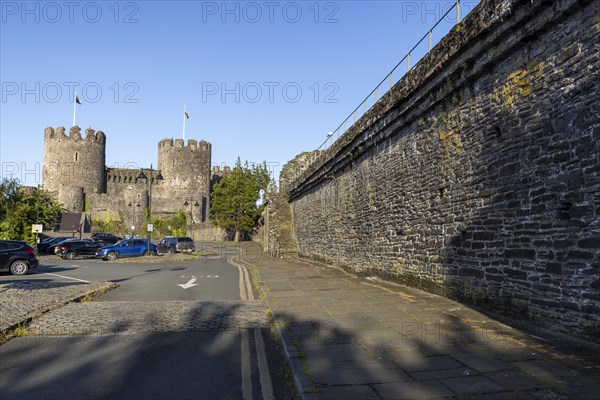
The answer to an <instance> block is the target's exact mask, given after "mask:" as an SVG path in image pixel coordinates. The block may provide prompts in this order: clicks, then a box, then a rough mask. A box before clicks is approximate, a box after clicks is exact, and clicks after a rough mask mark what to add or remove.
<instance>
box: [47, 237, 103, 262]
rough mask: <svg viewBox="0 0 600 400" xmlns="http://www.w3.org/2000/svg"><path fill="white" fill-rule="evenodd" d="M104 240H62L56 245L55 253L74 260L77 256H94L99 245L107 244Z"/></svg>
mask: <svg viewBox="0 0 600 400" xmlns="http://www.w3.org/2000/svg"><path fill="white" fill-rule="evenodd" d="M109 245H110V244H107V243H106V242H92V241H86V240H74V241H70V242H63V243H61V244H59V245H58V246H57V249H58V251H57V252H56V255H58V256H60V257H62V258H66V259H69V260H74V259H75V258H77V257H79V256H83V257H95V256H96V252H97V251H98V249H99V248H100V247H104V246H109Z"/></svg>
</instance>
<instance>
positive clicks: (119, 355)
mask: <svg viewBox="0 0 600 400" xmlns="http://www.w3.org/2000/svg"><path fill="white" fill-rule="evenodd" d="M5 279H46V280H58V281H71V282H73V281H111V282H115V283H117V284H119V287H118V288H117V289H114V290H113V291H111V292H109V293H106V294H104V295H103V296H101V297H100V298H99V299H98V301H100V302H104V303H105V306H103V307H110V306H111V305H113V304H114V306H115V307H118V310H119V311H118V312H117V315H118V314H119V313H120V312H121V310H122V313H123V315H127V312H128V310H127V302H132V304H133V302H137V304H138V305H139V303H140V302H148V304H152V305H153V306H154V307H155V306H156V304H159V306H160V305H162V304H164V305H165V307H168V306H171V307H172V305H173V304H175V305H177V304H179V303H177V302H181V301H184V302H192V301H196V302H198V301H199V302H206V303H207V304H208V303H210V302H215V301H217V302H218V301H222V300H225V301H238V302H250V301H251V300H254V299H255V293H254V290H253V289H252V288H251V282H250V280H249V277H248V274H247V272H245V271H244V270H243V269H241V268H240V267H239V266H234V265H232V264H230V263H229V262H227V260H225V259H224V258H222V257H207V258H204V259H198V260H193V261H185V262H174V263H159V264H140V263H130V264H119V263H109V262H104V261H101V260H74V261H65V260H59V259H52V260H50V261H47V260H46V261H43V262H42V265H41V266H40V267H39V268H37V269H36V270H34V271H33V273H32V274H31V275H28V276H26V277H19V278H15V277H12V276H1V277H0V281H2V280H5ZM157 302H164V303H157ZM186 304H188V303H186ZM189 304H191V303H189ZM201 304H204V303H201ZM227 304H229V303H227ZM233 304H236V303H235V302H234V303H233ZM253 304H256V302H254V303H253ZM72 306H77V305H72ZM81 306H82V307H83V306H85V303H81ZM138 307H139V306H138ZM261 307H262V305H261ZM231 312H232V313H234V312H235V311H233V310H232V311H231ZM265 312H266V310H265ZM52 313H53V312H50V313H49V314H47V315H45V316H44V317H42V318H46V319H47V318H52V317H53V314H52ZM54 313H56V312H54ZM114 314H115V313H114V312H113V313H112V314H111V315H113V316H112V317H111V318H114ZM97 317H98V318H100V321H102V320H101V319H102V318H105V317H104V316H102V315H99V316H97ZM200 317H202V316H200ZM242 317H243V316H242ZM242 319H243V318H242ZM102 322H103V321H102ZM209 322H210V321H209ZM52 323H54V322H52ZM60 323H64V321H63V322H61V320H59V319H58V318H57V320H56V324H57V325H60ZM71 324H72V325H70V326H73V324H74V325H76V324H77V321H74V322H73V321H72V322H71ZM58 330H60V329H58ZM75 331H76V329H75ZM283 363H284V361H283V358H282V356H281V353H280V351H279V349H278V346H277V344H276V342H275V341H274V340H273V338H272V337H271V335H270V334H269V331H268V329H266V328H265V327H264V326H261V327H259V328H252V327H243V328H235V327H234V328H232V327H227V326H223V327H217V328H216V329H207V330H197V329H196V330H193V329H190V330H189V331H179V332H160V331H152V330H151V329H149V330H148V331H144V330H143V329H142V330H138V331H135V332H118V331H115V332H102V334H93V335H79V334H66V335H60V336H24V337H19V338H15V339H13V340H11V341H9V342H8V343H6V344H4V345H2V346H0V398H1V399H7V400H8V399H84V398H85V399H94V398H119V399H244V400H249V399H263V398H264V399H274V398H277V399H280V398H289V397H290V396H291V394H290V393H291V389H290V386H289V383H288V382H287V381H286V380H285V377H284V375H283V372H282V371H283V369H282V365H283Z"/></svg>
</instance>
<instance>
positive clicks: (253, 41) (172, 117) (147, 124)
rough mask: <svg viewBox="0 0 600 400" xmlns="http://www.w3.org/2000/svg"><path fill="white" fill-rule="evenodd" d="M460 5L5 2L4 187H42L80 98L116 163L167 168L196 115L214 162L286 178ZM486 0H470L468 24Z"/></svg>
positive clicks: (193, 132)
mask: <svg viewBox="0 0 600 400" xmlns="http://www.w3.org/2000/svg"><path fill="white" fill-rule="evenodd" d="M452 3H453V0H443V1H442V0H441V1H433V0H429V1H333V2H329V1H322V2H315V1H297V2H287V1H284V2H279V1H272V2H268V1H256V2H252V1H250V2H248V1H245V2H221V1H217V2H213V1H179V2H177V1H174V2H173V1H169V2H167V1H131V2H127V1H123V2H118V3H116V2H115V1H108V2H103V1H100V2H77V1H75V2H71V3H67V4H65V2H62V1H59V2H33V1H32V2H21V1H16V2H15V1H4V0H2V1H1V2H0V5H1V11H2V15H1V28H0V46H1V47H0V80H1V82H2V93H1V96H2V98H1V103H0V106H1V118H0V119H1V123H0V162H1V164H2V177H10V176H11V175H13V176H14V177H17V178H20V179H21V180H22V182H23V183H24V184H28V185H35V184H37V183H41V163H42V159H43V131H44V128H45V127H47V126H51V127H58V126H65V127H66V128H67V129H68V128H69V127H70V126H71V124H72V118H73V106H72V98H70V96H69V92H70V91H71V90H73V89H74V90H76V91H77V93H78V97H79V98H80V99H81V101H82V103H83V104H82V105H81V106H78V107H77V124H78V125H79V126H81V127H82V129H85V128H87V127H90V126H91V127H92V128H94V129H96V130H103V131H104V132H105V133H106V135H107V148H106V153H107V154H106V156H107V157H106V158H107V165H108V166H123V165H126V164H128V163H129V164H130V165H131V163H134V164H136V165H140V166H144V167H147V166H149V165H150V164H151V163H153V164H154V165H156V161H157V144H158V142H159V141H160V140H161V139H163V138H167V137H173V138H180V137H181V134H182V114H183V106H184V105H186V106H187V110H188V112H189V114H190V119H189V120H187V127H186V138H193V139H197V140H200V139H204V140H207V141H209V142H211V143H212V149H213V154H212V161H213V164H216V165H231V164H233V163H234V162H235V160H236V158H237V157H238V156H240V157H241V159H242V160H248V161H251V162H261V161H263V160H264V161H267V162H268V163H269V164H270V165H271V166H273V167H274V170H275V173H276V174H278V173H279V171H280V169H281V166H282V165H283V164H285V163H286V162H287V161H288V160H290V159H291V158H293V157H294V156H295V155H297V154H298V153H300V152H302V151H309V150H314V149H315V148H317V147H318V146H319V145H320V144H321V143H322V142H323V140H324V139H325V137H326V134H327V132H329V131H333V130H334V129H335V128H336V127H337V126H338V125H339V124H340V122H342V121H343V120H344V119H345V118H346V116H347V115H348V114H349V113H350V112H351V111H352V110H353V109H354V108H355V107H356V106H357V105H358V104H359V103H360V102H361V101H362V99H363V98H364V97H365V96H366V95H367V94H368V93H369V92H370V91H371V90H372V89H373V88H374V87H375V85H376V84H377V83H379V81H380V80H381V79H383V78H384V77H385V76H386V74H387V73H388V72H389V70H390V69H391V68H392V67H394V66H395V65H396V63H397V62H398V61H400V59H401V58H402V57H403V56H404V55H405V54H406V52H407V51H408V50H410V49H411V48H412V46H413V45H414V44H415V43H416V41H417V40H419V39H420V38H421V37H422V36H423V35H424V34H425V33H426V32H427V31H428V30H429V28H430V27H431V26H432V25H433V24H434V23H435V22H436V21H437V20H438V19H439V18H440V17H441V16H442V15H443V13H444V12H445V11H446V10H447V9H448V7H449V5H451V4H452ZM477 3H478V1H477V0H472V1H469V0H463V16H464V14H466V13H467V12H468V11H470V10H472V9H473V8H474V6H475V5H476V4H477ZM115 4H116V5H115ZM450 15H451V16H452V18H450V17H448V18H447V19H446V22H444V23H442V24H441V26H440V28H439V29H437V30H436V31H435V34H434V38H435V39H436V40H437V39H439V37H441V36H442V35H443V34H445V33H446V32H447V31H448V29H449V27H450V26H451V25H452V23H453V19H454V15H455V13H454V12H452V13H451V14H450ZM421 47H422V49H423V50H426V47H427V43H424V45H423V46H421ZM420 53H422V51H420ZM413 59H414V57H413ZM404 69H405V68H401V69H400V70H402V71H404ZM84 88H85V90H84ZM317 88H318V91H317ZM98 89H100V90H101V93H98V91H97V90H98ZM223 89H226V90H228V92H227V93H226V94H225V95H224V96H223ZM298 89H300V90H301V95H298ZM258 90H260V92H259V91H258Z"/></svg>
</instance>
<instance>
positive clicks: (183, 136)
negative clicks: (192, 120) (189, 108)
mask: <svg viewBox="0 0 600 400" xmlns="http://www.w3.org/2000/svg"><path fill="white" fill-rule="evenodd" d="M182 138H183V140H185V105H184V106H183V135H182Z"/></svg>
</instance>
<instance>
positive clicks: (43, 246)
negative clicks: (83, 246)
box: [37, 236, 70, 254]
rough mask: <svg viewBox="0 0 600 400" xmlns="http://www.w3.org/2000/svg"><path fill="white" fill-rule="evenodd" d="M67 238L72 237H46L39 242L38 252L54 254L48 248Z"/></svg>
mask: <svg viewBox="0 0 600 400" xmlns="http://www.w3.org/2000/svg"><path fill="white" fill-rule="evenodd" d="M65 239H70V237H69V236H60V237H53V238H46V239H44V240H42V242H41V243H40V244H38V246H37V250H38V254H54V253H51V252H50V251H49V250H48V248H49V247H50V246H53V245H55V244H57V243H59V242H62V241H63V240H65ZM53 250H54V249H53Z"/></svg>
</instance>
